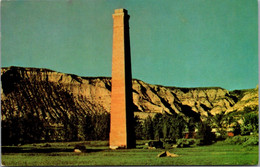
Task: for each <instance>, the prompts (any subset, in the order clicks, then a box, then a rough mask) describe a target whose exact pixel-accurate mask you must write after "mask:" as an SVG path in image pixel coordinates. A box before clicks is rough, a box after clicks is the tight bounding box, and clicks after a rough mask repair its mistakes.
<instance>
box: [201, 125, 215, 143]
mask: <svg viewBox="0 0 260 167" xmlns="http://www.w3.org/2000/svg"><path fill="white" fill-rule="evenodd" d="M197 128H198V132H197V134H196V139H199V140H198V141H199V142H198V143H197V144H198V145H209V144H212V143H213V142H214V141H215V140H216V136H215V134H214V133H212V132H211V131H212V129H211V127H210V124H209V120H207V121H204V122H199V123H198V124H197Z"/></svg>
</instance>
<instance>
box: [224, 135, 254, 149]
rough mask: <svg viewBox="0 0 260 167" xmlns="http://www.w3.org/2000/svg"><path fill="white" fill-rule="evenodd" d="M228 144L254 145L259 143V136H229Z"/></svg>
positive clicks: (226, 141)
mask: <svg viewBox="0 0 260 167" xmlns="http://www.w3.org/2000/svg"><path fill="white" fill-rule="evenodd" d="M225 143H227V144H234V145H243V146H253V145H258V136H256V135H252V136H234V137H229V138H227V139H226V140H225Z"/></svg>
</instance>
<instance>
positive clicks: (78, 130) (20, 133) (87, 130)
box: [1, 113, 110, 145]
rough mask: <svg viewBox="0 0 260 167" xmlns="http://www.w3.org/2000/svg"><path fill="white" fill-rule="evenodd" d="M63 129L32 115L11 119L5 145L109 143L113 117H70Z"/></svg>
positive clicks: (6, 124)
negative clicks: (85, 141) (49, 142)
mask: <svg viewBox="0 0 260 167" xmlns="http://www.w3.org/2000/svg"><path fill="white" fill-rule="evenodd" d="M58 123H60V125H56V126H50V125H48V124H47V122H46V121H44V120H41V119H39V117H37V116H34V115H33V114H31V113H28V114H24V115H23V116H12V117H11V116H10V117H9V118H8V119H5V120H2V127H1V128H2V145H13V144H14V145H17V144H25V143H33V142H40V141H45V142H48V141H79V140H107V139H108V137H109V131H110V126H109V124H110V114H108V113H99V114H92V115H91V114H87V115H85V116H84V117H77V116H76V115H70V117H69V118H66V117H65V118H64V119H63V120H61V121H60V122H58Z"/></svg>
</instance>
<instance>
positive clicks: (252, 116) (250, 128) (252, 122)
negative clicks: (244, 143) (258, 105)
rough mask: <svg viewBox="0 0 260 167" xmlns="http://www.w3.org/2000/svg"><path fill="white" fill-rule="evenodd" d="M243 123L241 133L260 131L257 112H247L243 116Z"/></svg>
mask: <svg viewBox="0 0 260 167" xmlns="http://www.w3.org/2000/svg"><path fill="white" fill-rule="evenodd" d="M242 120H243V124H242V125H241V134H242V135H248V134H250V133H251V132H252V133H258V125H259V124H258V121H259V118H258V114H257V113H252V112H251V113H247V114H245V115H244V116H243V117H242Z"/></svg>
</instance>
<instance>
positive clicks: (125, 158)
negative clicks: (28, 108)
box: [2, 141, 258, 166]
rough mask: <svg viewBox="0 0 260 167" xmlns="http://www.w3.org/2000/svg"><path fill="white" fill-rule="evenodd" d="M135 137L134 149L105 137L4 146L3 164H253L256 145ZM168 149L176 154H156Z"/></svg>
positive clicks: (255, 159) (255, 161)
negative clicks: (182, 143) (167, 143)
mask: <svg viewBox="0 0 260 167" xmlns="http://www.w3.org/2000/svg"><path fill="white" fill-rule="evenodd" d="M146 142H147V141H137V148H136V149H119V150H110V149H109V148H108V141H85V142H55V143H48V144H46V143H38V144H26V145H23V146H3V147H2V152H3V154H2V164H3V165H7V166H13V165H17V166H18V165H19V166H25V165H26V166H40V165H41V166H48V165H54V166H65V165H67V166H68V165H73V166H74V165H256V164H258V146H247V147H243V146H242V145H230V144H226V143H225V142H224V141H221V142H217V143H215V144H212V145H208V146H199V147H189V148H172V147H167V148H166V149H147V148H146V146H145V145H144V143H146ZM77 144H84V145H85V147H86V148H87V151H86V152H85V153H74V152H73V148H74V146H75V145H77ZM164 150H168V151H170V152H171V153H175V154H178V155H180V156H179V157H161V158H158V157H157V155H158V154H159V153H160V152H162V151H164Z"/></svg>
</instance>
